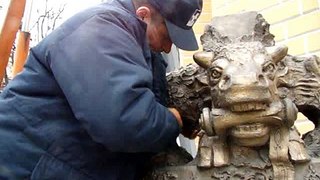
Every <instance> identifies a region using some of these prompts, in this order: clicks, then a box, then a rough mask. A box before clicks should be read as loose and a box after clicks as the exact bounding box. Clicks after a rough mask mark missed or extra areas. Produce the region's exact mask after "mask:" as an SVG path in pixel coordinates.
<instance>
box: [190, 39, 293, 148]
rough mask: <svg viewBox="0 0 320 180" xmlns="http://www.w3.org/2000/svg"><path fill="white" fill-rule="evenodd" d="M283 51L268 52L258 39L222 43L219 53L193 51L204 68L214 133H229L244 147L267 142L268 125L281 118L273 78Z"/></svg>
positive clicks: (276, 123) (277, 123)
mask: <svg viewBox="0 0 320 180" xmlns="http://www.w3.org/2000/svg"><path fill="white" fill-rule="evenodd" d="M286 50H287V49H286V48H284V49H283V48H282V49H277V50H276V51H274V52H272V53H270V52H268V51H267V50H266V48H265V47H264V46H263V45H262V44H261V43H260V42H249V43H248V42H246V43H234V44H229V45H226V46H224V47H223V48H222V49H221V50H220V51H219V52H200V53H197V54H195V56H194V59H195V61H196V62H197V63H198V64H199V65H200V66H202V67H204V68H205V69H207V75H208V82H209V86H210V89H211V96H212V107H213V108H212V114H213V116H214V120H213V126H214V130H215V132H216V133H217V134H218V135H222V136H225V135H229V136H231V137H232V138H233V139H234V140H235V142H236V143H238V144H240V145H244V146H260V145H264V144H265V143H266V142H267V141H268V139H269V130H270V127H272V126H273V125H280V124H281V120H282V119H281V118H280V117H279V116H278V114H279V113H280V111H281V110H282V109H283V105H282V103H281V102H280V101H279V97H278V96H277V95H276V85H275V83H274V80H275V76H276V68H277V67H276V64H277V62H278V60H279V58H280V59H282V58H283V57H284V56H285V55H286V52H287V51H286ZM284 51H285V52H284ZM280 56H281V57H280Z"/></svg>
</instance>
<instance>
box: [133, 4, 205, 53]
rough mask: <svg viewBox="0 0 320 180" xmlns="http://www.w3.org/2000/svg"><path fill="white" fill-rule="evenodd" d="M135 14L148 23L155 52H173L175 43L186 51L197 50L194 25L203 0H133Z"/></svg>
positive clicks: (149, 36)
mask: <svg viewBox="0 0 320 180" xmlns="http://www.w3.org/2000/svg"><path fill="white" fill-rule="evenodd" d="M133 2H134V4H135V7H136V14H137V16H138V17H140V18H141V20H143V21H144V22H145V23H146V24H147V25H148V26H147V36H148V40H149V45H150V47H151V49H152V50H154V51H164V52H170V50H171V45H172V43H173V44H175V45H176V46H177V47H178V48H180V49H184V50H197V49H198V44H197V41H196V38H195V35H194V32H193V30H192V26H193V25H194V23H195V22H196V20H197V19H198V17H199V15H200V13H201V9H202V0H133Z"/></svg>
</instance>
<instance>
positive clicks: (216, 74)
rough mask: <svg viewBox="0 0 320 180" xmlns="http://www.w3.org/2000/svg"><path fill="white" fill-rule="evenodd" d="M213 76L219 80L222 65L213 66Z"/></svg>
mask: <svg viewBox="0 0 320 180" xmlns="http://www.w3.org/2000/svg"><path fill="white" fill-rule="evenodd" d="M210 75H211V78H212V79H214V80H219V79H220V77H221V75H222V68H220V67H213V68H211V69H210Z"/></svg>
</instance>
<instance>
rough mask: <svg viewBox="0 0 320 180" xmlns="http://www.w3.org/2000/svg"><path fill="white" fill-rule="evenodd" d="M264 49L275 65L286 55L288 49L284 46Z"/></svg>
mask: <svg viewBox="0 0 320 180" xmlns="http://www.w3.org/2000/svg"><path fill="white" fill-rule="evenodd" d="M266 49H267V52H268V53H269V54H270V55H271V57H272V59H273V62H274V63H275V64H277V63H278V62H279V61H281V60H282V59H283V58H284V57H285V56H286V55H287V54H288V47H287V46H285V45H279V46H272V47H267V48H266Z"/></svg>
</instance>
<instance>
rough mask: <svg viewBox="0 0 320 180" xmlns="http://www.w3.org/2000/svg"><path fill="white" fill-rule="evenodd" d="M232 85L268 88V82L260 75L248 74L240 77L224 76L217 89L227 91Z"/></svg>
mask: <svg viewBox="0 0 320 180" xmlns="http://www.w3.org/2000/svg"><path fill="white" fill-rule="evenodd" d="M234 85H239V86H247V85H250V86H260V87H268V81H267V79H266V77H265V76H264V75H263V74H261V73H248V74H240V75H234V74H233V75H230V74H224V75H223V76H222V78H221V80H220V82H219V89H220V90H227V89H229V88H230V87H232V86H234Z"/></svg>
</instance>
